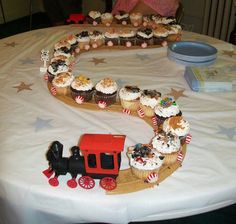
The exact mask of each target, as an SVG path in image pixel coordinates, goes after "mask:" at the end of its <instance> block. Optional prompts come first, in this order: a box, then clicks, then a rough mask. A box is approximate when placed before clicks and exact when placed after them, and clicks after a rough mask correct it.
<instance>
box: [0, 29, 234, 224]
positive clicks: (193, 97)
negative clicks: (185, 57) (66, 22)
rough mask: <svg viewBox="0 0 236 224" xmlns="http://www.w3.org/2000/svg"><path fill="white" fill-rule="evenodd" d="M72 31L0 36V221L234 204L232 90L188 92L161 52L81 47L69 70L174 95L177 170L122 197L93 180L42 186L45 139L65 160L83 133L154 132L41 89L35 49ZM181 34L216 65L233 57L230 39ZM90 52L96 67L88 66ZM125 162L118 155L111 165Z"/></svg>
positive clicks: (125, 216) (142, 136) (97, 217)
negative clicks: (179, 150)
mask: <svg viewBox="0 0 236 224" xmlns="http://www.w3.org/2000/svg"><path fill="white" fill-rule="evenodd" d="M83 29H84V28H83ZM79 31H80V29H79V28H78V27H76V26H62V27H54V28H49V29H43V30H35V31H31V32H28V33H23V34H19V35H16V36H12V37H9V38H5V39H2V40H0V51H1V54H0V105H1V110H0V120H1V121H0V122H1V123H0V141H1V147H0V223H1V224H2V223H4V224H5V223H18V224H20V223H24V224H27V223H28V224H31V223H35V224H36V223H40V224H41V223H57V224H60V223H63V224H64V223H79V222H86V223H88V222H109V223H128V222H130V221H147V220H161V219H170V218H176V217H183V216H188V215H193V214H198V213H202V212H206V211H210V210H214V209H217V208H220V207H224V206H227V205H230V204H233V203H235V202H236V163H235V160H236V146H235V140H236V103H235V102H236V92H221V93H197V92H193V91H191V89H190V88H189V86H188V85H187V83H186V81H185V79H184V76H183V75H184V69H185V68H184V66H182V65H179V64H176V63H174V62H172V61H169V60H168V58H167V57H166V52H167V49H166V48H157V49H139V50H129V51H115V53H114V52H112V51H108V52H101V51H96V52H87V53H84V54H81V55H80V56H79V58H77V63H76V65H75V67H74V68H73V72H74V74H75V75H77V74H81V73H82V74H85V75H87V76H89V77H90V78H91V79H92V80H93V81H94V83H96V82H97V81H99V80H100V79H102V78H104V77H107V76H110V77H112V78H113V79H114V80H116V81H117V83H118V84H119V86H120V87H121V86H123V85H126V84H132V85H138V86H139V87H140V88H141V89H147V88H148V89H157V90H158V91H160V92H162V94H163V96H164V95H168V96H171V95H172V96H173V95H175V97H176V101H177V103H178V104H179V106H180V108H181V110H182V112H183V115H184V117H185V118H186V119H187V120H188V121H189V122H190V124H191V134H192V136H193V138H192V141H191V143H190V144H189V145H188V147H187V154H186V157H185V160H184V162H183V166H182V167H181V168H179V169H178V170H177V171H176V172H175V173H174V174H173V175H172V176H171V177H168V178H167V179H166V180H165V181H164V182H162V183H161V184H160V185H159V186H157V187H155V188H153V189H147V190H143V191H139V192H135V193H130V194H123V195H106V194H105V191H104V190H103V189H101V188H99V186H98V181H97V180H96V186H95V188H93V189H92V190H89V191H88V190H84V189H82V188H79V187H77V188H76V189H70V188H68V187H67V185H66V181H67V180H68V179H69V178H70V175H66V176H60V177H59V180H60V185H59V186H58V187H56V188H53V187H51V186H50V185H49V184H48V182H47V178H46V177H45V176H44V175H43V174H42V171H43V170H44V169H46V168H47V167H48V163H47V161H46V158H45V153H46V151H47V149H48V146H49V144H50V143H51V142H52V141H54V140H59V141H60V142H61V143H62V144H63V145H64V156H68V155H69V149H70V148H71V147H72V146H74V145H76V144H77V142H78V140H79V137H80V136H81V135H82V134H83V133H114V134H125V135H126V136H127V138H126V141H125V149H126V148H127V146H131V145H134V144H136V143H139V142H141V143H148V142H149V141H150V139H151V138H152V137H153V135H154V133H153V130H152V128H150V126H149V125H148V124H146V123H145V122H144V121H143V120H142V119H140V118H137V117H132V116H128V115H125V114H121V113H108V112H104V111H102V110H101V111H99V112H95V111H87V110H84V109H79V108H74V107H71V106H68V105H66V104H64V103H63V102H61V101H59V100H57V99H55V98H54V97H53V96H52V95H51V94H50V93H49V91H48V89H47V85H46V82H45V81H44V80H43V74H42V73H40V72H39V68H40V67H41V66H42V62H41V61H40V51H41V49H43V48H44V49H49V50H50V51H51V52H52V49H53V45H54V43H56V42H57V41H58V40H59V39H61V38H62V37H64V36H67V35H68V34H70V33H78V32H79ZM183 39H184V40H197V41H204V42H206V43H210V44H212V45H214V46H215V47H216V48H217V49H218V59H217V60H218V61H219V63H220V62H223V61H224V63H225V62H229V63H232V62H233V63H235V59H236V51H235V48H234V47H233V46H232V45H230V44H227V43H224V42H221V41H218V40H216V39H212V38H209V37H207V36H202V35H199V34H193V33H184V35H183ZM93 58H96V59H104V60H102V61H103V62H104V63H99V64H97V65H96V64H95V63H94V62H93V60H92V59H93ZM22 86H23V88H21V87H22ZM176 93H177V95H179V96H177V95H176ZM127 167H128V160H127V157H126V154H125V153H123V154H122V164H121V169H124V168H127Z"/></svg>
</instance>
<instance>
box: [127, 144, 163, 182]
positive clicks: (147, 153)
mask: <svg viewBox="0 0 236 224" xmlns="http://www.w3.org/2000/svg"><path fill="white" fill-rule="evenodd" d="M127 156H128V158H129V163H130V167H131V171H132V173H133V174H134V175H135V176H136V177H138V178H140V179H142V180H144V181H146V182H150V183H156V182H157V181H158V173H159V170H160V168H161V166H162V164H163V161H164V156H163V155H161V153H158V152H157V151H156V150H153V149H152V148H151V146H150V145H147V144H141V143H139V144H136V145H134V146H131V147H128V150H127Z"/></svg>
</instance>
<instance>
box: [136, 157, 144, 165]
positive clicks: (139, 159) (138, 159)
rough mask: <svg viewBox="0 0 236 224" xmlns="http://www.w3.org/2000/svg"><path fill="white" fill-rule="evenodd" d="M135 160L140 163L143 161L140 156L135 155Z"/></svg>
mask: <svg viewBox="0 0 236 224" xmlns="http://www.w3.org/2000/svg"><path fill="white" fill-rule="evenodd" d="M135 161H136V162H138V163H141V164H142V163H144V161H143V159H142V157H137V158H136V159H135Z"/></svg>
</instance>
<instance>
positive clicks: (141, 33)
mask: <svg viewBox="0 0 236 224" xmlns="http://www.w3.org/2000/svg"><path fill="white" fill-rule="evenodd" d="M137 35H138V36H140V37H143V38H145V39H149V38H152V37H153V32H151V33H150V34H147V33H145V32H144V31H142V30H138V31H137Z"/></svg>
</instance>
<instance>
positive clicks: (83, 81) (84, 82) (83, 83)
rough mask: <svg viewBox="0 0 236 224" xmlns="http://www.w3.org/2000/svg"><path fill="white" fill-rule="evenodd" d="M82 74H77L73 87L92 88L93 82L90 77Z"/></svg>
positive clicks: (86, 89)
mask: <svg viewBox="0 0 236 224" xmlns="http://www.w3.org/2000/svg"><path fill="white" fill-rule="evenodd" d="M80 77H82V76H77V77H76V78H75V79H74V81H73V82H72V83H71V87H72V88H73V89H75V90H78V91H88V90H92V88H93V83H92V81H91V80H90V79H88V78H86V77H82V78H80Z"/></svg>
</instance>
